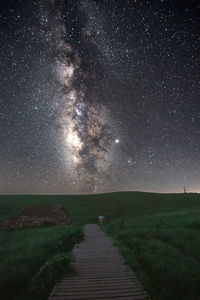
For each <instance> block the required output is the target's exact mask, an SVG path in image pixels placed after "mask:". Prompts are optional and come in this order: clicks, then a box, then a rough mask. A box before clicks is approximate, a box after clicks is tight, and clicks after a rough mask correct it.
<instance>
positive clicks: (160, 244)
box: [0, 192, 200, 300]
mask: <svg viewBox="0 0 200 300" xmlns="http://www.w3.org/2000/svg"><path fill="white" fill-rule="evenodd" d="M28 204H62V205H63V206H64V207H65V209H66V210H67V211H68V212H69V214H70V223H71V224H70V226H61V227H59V226H58V227H54V226H49V227H43V228H29V229H21V230H13V231H4V230H0V256H1V258H2V259H1V261H0V298H1V299H4V300H19V299H20V300H23V299H27V298H29V299H30V300H36V299H37V300H45V299H47V295H48V293H49V291H50V290H51V287H52V286H53V284H54V283H55V281H56V280H58V279H59V278H60V277H61V276H62V275H63V274H64V273H66V274H71V273H72V270H71V269H70V262H71V260H72V258H71V256H70V251H71V249H72V247H73V245H74V244H75V243H77V242H80V240H81V239H82V238H83V235H82V225H83V224H86V223H94V222H96V221H97V217H98V215H102V214H103V215H105V216H106V222H105V224H104V225H103V226H102V229H103V230H104V231H106V232H107V234H109V235H111V236H112V238H113V240H114V242H115V244H116V245H117V246H118V247H119V249H120V251H121V253H122V255H123V256H124V257H125V259H126V261H127V263H128V264H129V265H130V266H131V267H132V268H133V270H134V272H135V273H136V275H137V276H138V278H139V279H140V281H141V282H142V283H143V285H144V286H145V288H146V289H147V291H148V292H149V294H150V295H151V297H152V299H153V300H169V299H170V300H175V299H178V298H180V299H182V300H192V299H200V259H199V253H200V195H199V194H190V193H188V194H155V193H143V192H119V193H109V194H100V195H80V196H78V195H77V196H39V195H38V196H37V195H24V196H3V195H2V196H0V220H1V219H4V218H10V217H12V216H15V214H16V213H17V212H18V210H19V209H21V208H23V207H24V206H26V205H28ZM63 266H64V267H63ZM10 287H12V289H11V288H10Z"/></svg>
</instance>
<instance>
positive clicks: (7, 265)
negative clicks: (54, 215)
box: [0, 226, 83, 300]
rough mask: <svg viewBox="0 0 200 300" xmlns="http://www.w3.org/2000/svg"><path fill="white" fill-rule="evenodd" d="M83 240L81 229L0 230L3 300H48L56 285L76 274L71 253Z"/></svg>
mask: <svg viewBox="0 0 200 300" xmlns="http://www.w3.org/2000/svg"><path fill="white" fill-rule="evenodd" d="M81 239H83V231H82V228H81V227H80V226H48V227H42V228H31V229H21V230H12V231H3V230H1V231H0V245H1V246H0V257H3V258H4V259H2V260H1V261H0V299H4V300H11V299H12V300H19V299H20V300H22V299H27V297H28V298H29V299H34V300H36V299H37V300H40V299H41V300H43V299H46V297H47V296H48V293H49V292H50V290H51V288H52V287H53V285H54V283H55V282H56V281H57V280H58V279H59V278H60V277H62V276H63V275H64V274H66V275H67V274H69V275H70V274H73V270H72V268H71V266H70V263H71V262H72V261H73V259H72V256H71V255H70V252H71V250H72V248H73V246H74V244H75V243H78V242H79V241H80V240H81Z"/></svg>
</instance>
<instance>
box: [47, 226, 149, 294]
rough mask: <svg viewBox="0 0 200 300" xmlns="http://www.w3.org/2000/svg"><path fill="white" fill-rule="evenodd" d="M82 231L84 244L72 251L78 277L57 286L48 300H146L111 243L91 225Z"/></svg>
mask: <svg viewBox="0 0 200 300" xmlns="http://www.w3.org/2000/svg"><path fill="white" fill-rule="evenodd" d="M84 231H85V240H84V241H82V242H81V243H80V244H79V245H76V247H75V248H74V250H73V254H74V256H75V258H76V263H74V267H75V269H76V271H77V272H78V274H77V275H76V276H75V277H71V278H63V280H61V282H59V283H57V284H56V285H55V287H54V288H53V290H52V292H51V294H50V296H49V300H109V299H112V300H144V299H148V300H149V299H150V297H149V296H148V295H147V293H146V292H145V290H144V288H143V287H142V285H141V284H140V283H139V282H138V280H137V278H136V277H135V275H134V273H133V272H132V270H131V269H130V268H129V267H128V266H127V265H125V264H124V259H123V258H122V256H121V255H120V254H119V252H118V250H117V249H116V248H115V247H114V246H113V244H112V241H111V239H110V238H108V237H106V235H105V234H104V233H103V232H102V230H101V229H100V228H99V227H98V226H97V225H95V224H89V225H86V226H85V228H84Z"/></svg>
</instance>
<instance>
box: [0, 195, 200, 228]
mask: <svg viewBox="0 0 200 300" xmlns="http://www.w3.org/2000/svg"><path fill="white" fill-rule="evenodd" d="M28 204H62V205H63V206H64V207H65V209H66V210H67V211H68V212H69V214H70V222H71V223H82V224H85V223H92V222H95V221H96V220H97V217H98V215H101V214H103V215H105V216H106V217H107V221H111V220H114V219H117V218H124V219H128V218H132V217H139V216H144V215H152V214H156V213H162V212H163V213H166V212H173V211H179V210H184V209H186V208H195V209H197V208H200V194H192V193H188V194H156V193H144V192H118V193H108V194H97V195H69V196H64V195H63V196H60V195H58V196H56V195H17V196H4V195H0V219H4V218H10V217H12V216H14V215H15V214H16V213H17V211H18V210H19V209H21V208H23V207H24V206H26V205H28Z"/></svg>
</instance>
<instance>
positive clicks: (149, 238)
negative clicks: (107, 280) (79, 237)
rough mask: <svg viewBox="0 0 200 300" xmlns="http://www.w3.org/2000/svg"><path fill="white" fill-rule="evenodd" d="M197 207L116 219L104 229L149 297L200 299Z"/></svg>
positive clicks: (199, 233) (199, 215)
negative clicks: (127, 218) (195, 208)
mask: <svg viewBox="0 0 200 300" xmlns="http://www.w3.org/2000/svg"><path fill="white" fill-rule="evenodd" d="M199 224H200V210H185V211H181V212H174V213H166V214H157V215H153V216H143V217H139V218H134V219H129V220H126V221H124V220H116V221H113V222H110V223H108V224H107V225H105V226H104V227H103V229H104V230H105V231H106V232H107V233H108V234H109V235H111V236H112V237H113V240H114V242H115V244H116V246H118V247H119V249H120V251H121V254H122V255H123V256H124V258H125V260H126V262H127V264H129V265H130V266H131V267H132V269H133V271H134V272H135V273H136V275H137V276H138V279H139V280H140V281H141V282H142V283H143V285H144V286H145V288H146V289H147V291H148V292H149V294H150V295H151V297H152V299H154V300H169V299H170V300H172V299H174V300H175V299H182V300H191V299H200V256H199V253H200V225H199Z"/></svg>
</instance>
